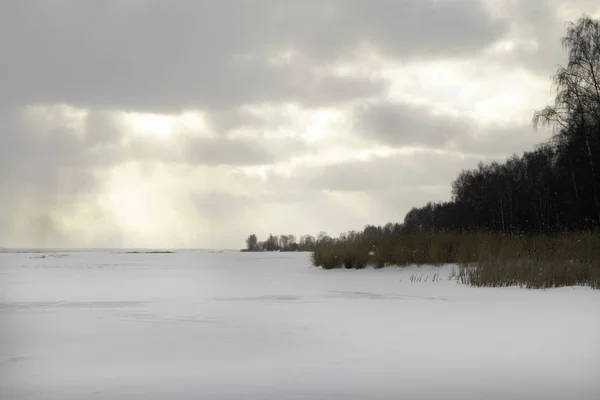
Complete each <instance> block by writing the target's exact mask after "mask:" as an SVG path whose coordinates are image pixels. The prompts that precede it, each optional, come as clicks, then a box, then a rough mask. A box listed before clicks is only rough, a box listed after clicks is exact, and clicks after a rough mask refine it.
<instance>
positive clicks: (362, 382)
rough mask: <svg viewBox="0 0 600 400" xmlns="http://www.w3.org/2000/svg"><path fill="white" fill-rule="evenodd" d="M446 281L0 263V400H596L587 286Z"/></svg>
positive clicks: (275, 262)
mask: <svg viewBox="0 0 600 400" xmlns="http://www.w3.org/2000/svg"><path fill="white" fill-rule="evenodd" d="M44 255H46V257H44V258H42V256H44ZM451 270H452V266H447V267H442V268H440V269H438V268H434V267H420V268H418V267H410V268H405V269H400V268H386V269H383V270H372V269H367V270H360V271H357V270H334V271H324V270H321V269H317V268H313V267H310V263H309V254H307V253H240V252H222V253H215V252H199V251H181V252H177V253H174V254H122V253H121V254H119V253H113V252H100V251H96V252H73V253H66V252H63V253H56V254H53V255H49V254H47V253H40V252H28V253H0V318H1V319H0V321H1V322H0V324H1V325H0V327H1V328H2V329H1V331H0V335H1V336H0V398H1V399H7V400H12V399H19V400H26V399H35V400H41V399H44V400H46V399H56V400H59V399H60V400H68V399H87V398H91V397H93V398H95V399H115V400H116V399H144V400H154V399H180V398H181V399H192V398H196V399H249V400H254V399H333V400H337V399H344V400H348V399H367V398H368V399H461V400H469V399H478V400H480V399H492V400H495V399H498V400H500V399H502V400H505V399H544V400H551V399H561V400H562V399H565V398H571V399H597V398H598V397H597V395H598V393H599V392H600V379H598V377H600V374H599V371H600V341H599V340H598V333H599V332H600V291H594V290H592V289H589V288H584V287H576V288H560V289H552V290H527V289H521V288H472V287H468V286H465V285H461V284H458V283H456V281H448V280H447V279H446V277H447V276H448V275H449V274H450V271H451ZM434 273H440V277H441V279H439V280H436V281H435V282H432V280H431V278H432V277H433V275H434ZM411 276H414V277H419V276H422V277H423V279H422V280H421V282H411V279H410V278H411ZM425 277H427V278H428V281H427V282H425V281H424V280H425Z"/></svg>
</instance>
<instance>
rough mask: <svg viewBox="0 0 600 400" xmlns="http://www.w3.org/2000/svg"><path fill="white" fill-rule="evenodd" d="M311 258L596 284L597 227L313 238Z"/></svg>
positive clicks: (483, 282) (527, 282)
mask: <svg viewBox="0 0 600 400" xmlns="http://www.w3.org/2000/svg"><path fill="white" fill-rule="evenodd" d="M312 261H313V265H315V266H318V267H322V268H325V269H334V268H346V269H360V268H365V267H367V266H372V267H374V268H383V267H385V266H389V265H397V266H407V265H437V266H440V265H444V264H457V265H459V266H460V268H459V270H458V271H456V272H454V273H453V274H452V276H453V278H456V279H457V280H458V281H459V282H462V283H466V284H469V285H473V286H482V287H489V286H494V287H498V286H513V285H517V286H522V287H527V288H540V289H543V288H551V287H561V286H575V285H587V286H590V287H592V288H596V289H600V234H598V233H581V234H574V235H554V236H549V235H539V236H517V235H514V236H507V235H489V234H465V235H459V234H439V235H403V236H401V237H398V238H394V239H392V238H382V239H379V240H373V239H369V240H367V239H365V238H354V239H352V240H348V239H329V240H326V241H323V242H320V243H318V244H317V246H316V248H315V250H314V252H313V253H312ZM413 279H416V278H413ZM413 279H411V280H413Z"/></svg>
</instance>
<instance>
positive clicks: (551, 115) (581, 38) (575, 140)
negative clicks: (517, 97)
mask: <svg viewBox="0 0 600 400" xmlns="http://www.w3.org/2000/svg"><path fill="white" fill-rule="evenodd" d="M562 44H563V47H564V48H565V49H566V50H567V51H568V56H569V58H568V63H567V66H566V67H565V66H560V67H559V68H558V71H557V73H556V75H554V78H553V80H554V82H553V83H554V89H555V91H556V97H555V99H554V104H552V105H549V106H546V108H544V109H542V110H540V111H537V112H536V113H535V114H534V117H533V123H534V125H535V126H536V127H539V126H550V127H552V128H555V129H556V131H557V133H556V134H555V136H554V139H555V141H556V142H558V143H564V142H570V143H572V144H576V146H577V148H576V150H578V151H580V152H581V154H584V155H585V158H586V162H587V164H588V168H589V175H590V181H591V185H592V192H593V196H594V204H595V206H596V214H597V218H598V222H600V196H599V193H598V191H599V190H598V179H597V176H598V175H597V170H598V165H597V161H596V157H597V154H596V152H597V151H598V148H599V145H600V132H599V130H600V21H599V20H594V19H592V18H590V17H589V16H585V15H584V16H583V17H581V18H580V19H579V20H578V21H577V22H576V23H570V24H569V26H568V28H567V33H566V35H565V37H564V38H563V39H562Z"/></svg>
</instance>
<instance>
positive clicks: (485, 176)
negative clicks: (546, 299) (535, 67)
mask: <svg viewBox="0 0 600 400" xmlns="http://www.w3.org/2000/svg"><path fill="white" fill-rule="evenodd" d="M562 44H563V46H564V48H565V49H566V50H567V53H568V62H567V64H566V66H560V67H559V68H558V70H557V72H556V75H554V77H553V87H554V89H555V93H556V97H555V100H554V103H553V104H551V105H548V106H547V107H545V108H544V109H542V110H540V111H537V112H535V114H534V116H533V124H534V126H535V127H540V126H548V127H551V128H553V129H554V133H553V136H552V138H551V139H550V140H549V141H547V142H545V143H542V144H541V145H539V146H537V148H535V149H534V150H532V151H528V152H525V153H524V154H523V155H522V156H517V155H513V156H512V157H510V158H508V159H507V160H506V162H504V163H496V162H493V163H490V164H483V163H480V164H479V165H478V167H477V168H475V169H472V170H463V171H462V172H461V173H460V174H459V175H458V177H457V178H456V180H455V181H454V182H453V183H452V199H451V201H449V202H443V203H428V204H426V205H425V206H423V207H420V208H413V209H412V210H410V211H409V212H408V214H407V215H406V217H405V219H404V224H403V230H404V231H405V232H409V233H432V232H439V231H446V232H488V233H501V234H538V233H550V234H552V233H559V232H575V231H582V230H590V231H592V230H593V231H596V230H598V229H599V228H600V21H599V20H594V19H591V18H590V17H588V16H583V17H582V18H580V19H579V20H578V21H577V22H576V23H571V24H569V26H568V28H567V32H566V35H565V37H564V38H563V39H562Z"/></svg>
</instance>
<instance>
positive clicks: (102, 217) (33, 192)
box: [0, 0, 600, 248]
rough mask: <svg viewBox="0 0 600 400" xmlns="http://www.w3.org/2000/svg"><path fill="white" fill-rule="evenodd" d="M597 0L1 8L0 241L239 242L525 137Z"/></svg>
mask: <svg viewBox="0 0 600 400" xmlns="http://www.w3.org/2000/svg"><path fill="white" fill-rule="evenodd" d="M583 13H587V14H589V15H591V16H593V17H600V3H598V2H597V1H596V0H571V1H561V0H395V1H392V0H297V1H292V0H259V1H251V0H219V1H216V0H215V1H212V0H174V1H168V2H167V1H160V0H147V1H142V0H127V1H120V0H106V1H102V2H98V1H91V0H90V1H87V0H47V1H33V0H19V1H3V2H1V3H0V49H1V50H0V51H1V59H0V77H1V78H0V246H2V247H85V248H90V247H111V248H113V247H146V248H241V247H243V246H244V240H245V238H246V237H247V236H248V235H249V234H251V233H255V234H257V235H258V236H259V238H261V239H264V238H266V236H267V235H268V234H269V233H273V234H295V235H297V236H300V235H303V234H313V235H316V234H317V233H318V232H320V231H325V232H327V233H329V234H331V235H338V234H339V233H341V232H345V231H348V230H353V229H355V230H360V229H362V228H363V227H364V226H365V225H366V224H385V223H386V222H401V221H402V220H403V219H404V215H405V214H406V212H408V211H409V210H410V209H411V208H412V207H415V206H417V207H418V206H422V205H424V204H426V203H427V202H428V201H447V200H449V199H450V189H451V182H452V180H453V179H454V178H455V177H456V175H457V174H458V172H460V171H461V170H462V169H466V168H474V167H476V166H477V163H478V162H480V161H483V162H489V161H494V160H497V161H502V160H504V159H506V157H508V156H510V155H512V154H514V153H522V152H523V151H526V150H530V149H532V148H533V146H534V145H535V144H537V143H540V142H542V141H543V140H545V139H547V138H548V137H549V135H550V132H547V131H540V130H535V129H534V128H533V126H532V124H531V117H532V114H533V112H534V111H535V110H537V109H540V108H543V106H544V105H545V104H547V103H548V102H549V101H551V99H552V92H551V76H552V75H553V73H554V72H555V71H556V68H557V66H558V65H559V64H564V63H565V61H566V53H565V51H564V49H563V48H562V47H561V44H560V38H561V37H562V36H563V35H564V33H565V27H566V23H567V22H569V21H574V20H576V19H577V18H579V17H580V16H581V15H582V14H583Z"/></svg>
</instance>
